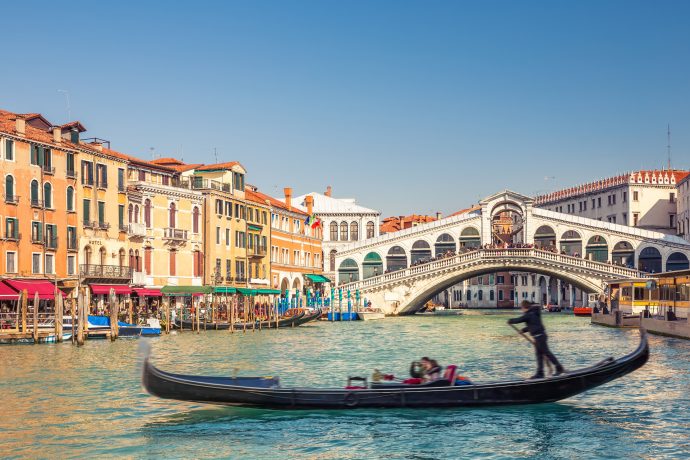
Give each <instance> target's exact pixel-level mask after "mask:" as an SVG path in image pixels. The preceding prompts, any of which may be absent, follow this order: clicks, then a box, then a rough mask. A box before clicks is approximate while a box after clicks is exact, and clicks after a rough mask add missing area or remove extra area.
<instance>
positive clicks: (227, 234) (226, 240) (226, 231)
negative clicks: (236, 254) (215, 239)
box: [225, 228, 230, 246]
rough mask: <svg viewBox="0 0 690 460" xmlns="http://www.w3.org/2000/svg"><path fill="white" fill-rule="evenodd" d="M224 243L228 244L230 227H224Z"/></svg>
mask: <svg viewBox="0 0 690 460" xmlns="http://www.w3.org/2000/svg"><path fill="white" fill-rule="evenodd" d="M225 245H226V246H230V229H229V228H226V229H225Z"/></svg>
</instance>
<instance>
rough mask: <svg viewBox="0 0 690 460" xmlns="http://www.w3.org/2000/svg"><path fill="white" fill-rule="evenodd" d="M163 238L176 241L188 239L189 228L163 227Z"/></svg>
mask: <svg viewBox="0 0 690 460" xmlns="http://www.w3.org/2000/svg"><path fill="white" fill-rule="evenodd" d="M163 238H165V239H167V240H174V241H187V230H181V229H179V228H170V227H167V228H164V229H163Z"/></svg>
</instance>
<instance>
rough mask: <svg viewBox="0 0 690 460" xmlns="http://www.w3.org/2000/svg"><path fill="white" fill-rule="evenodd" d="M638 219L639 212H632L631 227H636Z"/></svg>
mask: <svg viewBox="0 0 690 460" xmlns="http://www.w3.org/2000/svg"><path fill="white" fill-rule="evenodd" d="M636 193H637V192H636ZM639 219H640V213H638V212H634V213H633V227H637V223H638V221H639Z"/></svg>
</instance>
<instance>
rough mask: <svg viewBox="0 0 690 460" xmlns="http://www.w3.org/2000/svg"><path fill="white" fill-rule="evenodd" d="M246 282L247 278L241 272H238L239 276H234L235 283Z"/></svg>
mask: <svg viewBox="0 0 690 460" xmlns="http://www.w3.org/2000/svg"><path fill="white" fill-rule="evenodd" d="M246 282H247V278H246V277H245V275H243V274H240V275H239V276H237V277H235V283H237V284H243V283H246Z"/></svg>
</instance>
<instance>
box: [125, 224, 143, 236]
mask: <svg viewBox="0 0 690 460" xmlns="http://www.w3.org/2000/svg"><path fill="white" fill-rule="evenodd" d="M127 234H128V235H129V236H146V224H143V223H141V222H130V223H129V224H128V225H127Z"/></svg>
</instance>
